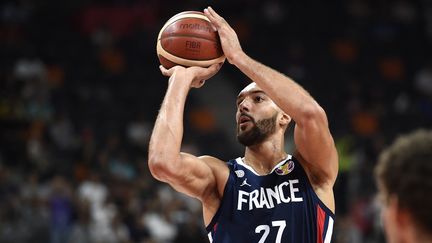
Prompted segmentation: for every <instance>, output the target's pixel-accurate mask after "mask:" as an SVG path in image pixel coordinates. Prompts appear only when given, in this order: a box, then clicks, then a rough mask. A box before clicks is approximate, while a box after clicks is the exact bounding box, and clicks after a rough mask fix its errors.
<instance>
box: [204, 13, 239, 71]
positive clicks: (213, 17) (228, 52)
mask: <svg viewBox="0 0 432 243" xmlns="http://www.w3.org/2000/svg"><path fill="white" fill-rule="evenodd" d="M204 14H205V16H207V18H208V19H209V20H210V22H211V24H212V25H213V26H214V28H215V29H216V30H217V31H218V33H219V38H220V41H221V45H222V50H223V52H224V54H225V57H226V58H227V59H228V62H229V63H233V60H234V59H235V57H236V56H237V55H238V54H240V53H241V52H243V51H242V48H241V45H240V41H239V39H238V37H237V34H236V32H235V31H234V29H233V28H232V27H231V26H230V25H229V24H228V23H227V22H226V20H225V19H224V18H222V17H221V16H220V15H219V14H217V13H216V12H215V11H214V10H213V9H212V8H211V7H208V8H206V9H204Z"/></svg>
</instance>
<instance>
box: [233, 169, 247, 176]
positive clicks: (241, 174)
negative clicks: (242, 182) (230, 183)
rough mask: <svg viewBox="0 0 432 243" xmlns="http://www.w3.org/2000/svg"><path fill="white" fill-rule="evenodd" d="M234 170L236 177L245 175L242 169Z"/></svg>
mask: <svg viewBox="0 0 432 243" xmlns="http://www.w3.org/2000/svg"><path fill="white" fill-rule="evenodd" d="M234 172H235V173H236V175H237V177H238V178H242V177H243V176H245V172H244V171H243V170H236V171H234Z"/></svg>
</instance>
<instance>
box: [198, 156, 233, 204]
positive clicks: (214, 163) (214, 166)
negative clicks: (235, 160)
mask: <svg viewBox="0 0 432 243" xmlns="http://www.w3.org/2000/svg"><path fill="white" fill-rule="evenodd" d="M199 159H201V160H202V161H204V162H205V163H206V164H207V166H208V167H210V169H211V170H212V173H213V175H214V177H215V179H216V184H217V187H218V192H219V195H220V196H222V195H223V191H224V189H225V184H226V182H227V180H228V176H229V168H228V166H227V164H226V162H225V161H223V160H220V159H218V158H216V157H213V156H209V155H203V156H200V157H199Z"/></svg>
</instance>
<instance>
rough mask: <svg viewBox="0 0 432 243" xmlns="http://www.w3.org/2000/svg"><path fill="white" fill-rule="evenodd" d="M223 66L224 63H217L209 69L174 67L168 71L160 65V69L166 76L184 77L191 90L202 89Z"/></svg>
mask: <svg viewBox="0 0 432 243" xmlns="http://www.w3.org/2000/svg"><path fill="white" fill-rule="evenodd" d="M222 64H223V63H216V64H213V65H211V66H210V67H208V68H204V67H196V66H193V67H188V68H185V67H182V66H174V67H172V68H170V69H166V68H164V67H163V66H162V65H160V66H159V68H160V70H161V72H162V74H163V75H165V76H168V77H173V75H174V74H180V75H184V77H185V79H186V80H188V81H190V87H191V88H201V87H202V86H203V85H204V84H205V81H206V80H208V79H209V78H211V77H213V76H214V75H215V74H216V73H217V72H218V71H219V70H220V68H221V67H222ZM170 81H171V79H170Z"/></svg>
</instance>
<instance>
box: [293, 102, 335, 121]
mask: <svg viewBox="0 0 432 243" xmlns="http://www.w3.org/2000/svg"><path fill="white" fill-rule="evenodd" d="M296 122H297V123H300V124H304V125H306V124H325V125H327V124H328V121H327V115H326V113H325V111H324V109H323V108H322V107H321V106H320V105H319V104H318V103H316V102H313V103H312V104H308V105H305V106H303V107H302V110H301V113H300V119H299V120H298V121H296Z"/></svg>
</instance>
